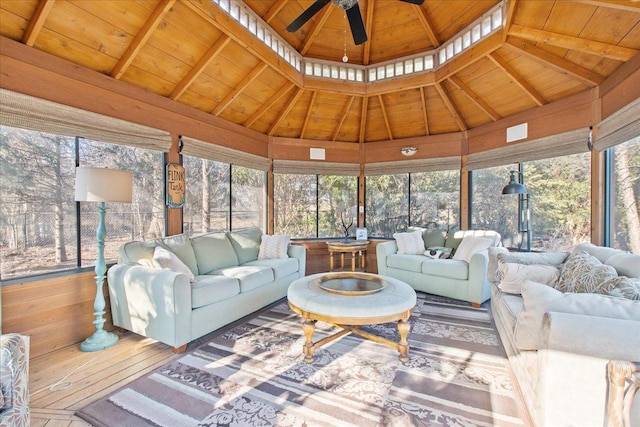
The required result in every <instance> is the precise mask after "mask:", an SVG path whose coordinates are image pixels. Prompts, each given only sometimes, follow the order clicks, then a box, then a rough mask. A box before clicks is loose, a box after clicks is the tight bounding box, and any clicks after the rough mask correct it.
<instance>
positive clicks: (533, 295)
mask: <svg viewBox="0 0 640 427" xmlns="http://www.w3.org/2000/svg"><path fill="white" fill-rule="evenodd" d="M522 302H523V309H522V310H521V311H520V314H518V320H517V322H516V327H515V343H516V347H518V348H519V349H521V350H538V349H540V348H542V344H543V343H542V340H541V338H542V336H541V334H540V332H541V330H542V319H543V317H544V314H545V313H547V312H550V311H557V312H560V313H573V314H588V315H590V316H600V317H611V318H614V319H628V320H640V302H638V301H630V300H622V299H620V298H612V297H610V296H607V295H596V294H584V293H583V294H575V293H570V292H569V293H563V292H559V291H558V290H556V289H553V288H551V287H549V286H546V285H543V284H541V283H536V282H532V281H530V280H527V281H526V282H525V283H524V284H523V285H522Z"/></svg>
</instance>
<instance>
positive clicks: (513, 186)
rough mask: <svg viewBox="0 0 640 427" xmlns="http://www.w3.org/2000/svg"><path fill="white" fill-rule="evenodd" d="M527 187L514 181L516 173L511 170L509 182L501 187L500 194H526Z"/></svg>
mask: <svg viewBox="0 0 640 427" xmlns="http://www.w3.org/2000/svg"><path fill="white" fill-rule="evenodd" d="M526 193H527V188H526V187H525V186H524V185H522V184H520V183H519V182H517V181H516V173H515V172H513V171H511V178H510V179H509V183H508V184H507V185H505V186H504V188H503V189H502V194H526Z"/></svg>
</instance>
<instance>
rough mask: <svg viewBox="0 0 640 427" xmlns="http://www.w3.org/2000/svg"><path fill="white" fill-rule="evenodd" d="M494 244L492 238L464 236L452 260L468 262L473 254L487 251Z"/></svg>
mask: <svg viewBox="0 0 640 427" xmlns="http://www.w3.org/2000/svg"><path fill="white" fill-rule="evenodd" d="M494 243H495V238H494V237H482V236H464V238H463V239H462V242H460V246H458V249H456V251H455V253H454V254H453V259H458V260H460V261H465V262H469V261H471V257H472V256H473V255H474V254H475V253H477V252H480V251H483V250H485V249H488V248H489V246H494Z"/></svg>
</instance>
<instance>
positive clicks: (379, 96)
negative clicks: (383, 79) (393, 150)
mask: <svg viewBox="0 0 640 427" xmlns="http://www.w3.org/2000/svg"><path fill="white" fill-rule="evenodd" d="M378 102H380V111H382V117H383V118H384V124H385V126H386V127H387V134H389V139H393V132H391V124H390V123H389V116H387V109H386V108H385V106H384V100H383V99H382V95H378Z"/></svg>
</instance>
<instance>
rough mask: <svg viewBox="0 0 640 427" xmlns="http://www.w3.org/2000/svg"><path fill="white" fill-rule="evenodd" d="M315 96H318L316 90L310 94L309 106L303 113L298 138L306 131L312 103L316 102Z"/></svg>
mask: <svg viewBox="0 0 640 427" xmlns="http://www.w3.org/2000/svg"><path fill="white" fill-rule="evenodd" d="M316 96H318V92H317V91H313V93H312V94H311V101H309V106H308V107H307V113H306V114H305V115H304V123H303V124H302V130H300V138H304V134H305V132H306V131H307V126H308V125H309V119H310V118H311V111H312V109H313V106H314V104H315V103H316Z"/></svg>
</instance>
